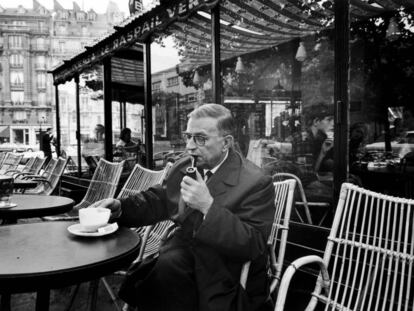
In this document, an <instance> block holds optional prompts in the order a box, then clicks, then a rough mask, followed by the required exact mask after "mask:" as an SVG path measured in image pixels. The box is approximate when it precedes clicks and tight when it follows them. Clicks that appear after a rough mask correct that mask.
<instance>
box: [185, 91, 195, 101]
mask: <svg viewBox="0 0 414 311" xmlns="http://www.w3.org/2000/svg"><path fill="white" fill-rule="evenodd" d="M187 96H188V102H195V101H196V100H197V94H196V93H191V94H188V95H187Z"/></svg>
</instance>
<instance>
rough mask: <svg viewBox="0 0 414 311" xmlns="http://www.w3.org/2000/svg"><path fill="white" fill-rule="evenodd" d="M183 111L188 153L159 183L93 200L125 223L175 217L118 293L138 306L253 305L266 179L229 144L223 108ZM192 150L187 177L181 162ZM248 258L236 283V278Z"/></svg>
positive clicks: (267, 215)
mask: <svg viewBox="0 0 414 311" xmlns="http://www.w3.org/2000/svg"><path fill="white" fill-rule="evenodd" d="M188 117H189V119H188V123H187V129H186V132H185V133H184V135H183V136H184V140H185V142H186V150H187V152H188V154H189V156H186V157H184V158H182V159H180V160H178V161H177V162H175V163H174V166H173V167H172V168H171V170H170V173H169V175H168V177H167V179H166V181H165V183H164V184H163V185H158V186H154V187H152V188H150V189H149V190H147V191H143V192H141V193H140V194H138V195H134V196H131V197H128V198H125V199H120V200H117V199H105V200H102V201H99V202H97V203H95V204H93V205H92V207H97V206H100V207H106V208H109V209H111V213H112V214H111V215H112V219H113V220H114V221H117V222H118V224H121V225H125V226H129V227H137V226H146V225H150V224H155V223H157V222H159V221H162V220H166V219H171V220H174V221H175V223H176V224H177V230H175V232H174V234H173V235H172V237H169V238H168V239H167V241H165V242H164V244H163V245H162V246H161V247H160V251H159V256H158V257H157V259H156V261H155V262H154V260H152V261H144V262H142V263H141V264H140V266H139V268H138V271H139V273H142V279H141V280H140V281H139V282H138V283H135V284H134V286H132V287H130V290H129V291H128V290H127V291H124V293H123V294H121V292H120V296H121V298H123V299H124V300H126V301H127V302H128V303H130V304H137V306H138V310H140V311H146V310H151V311H157V310H159V311H172V310H174V311H183V310H192V311H215V310H227V311H231V310H237V311H241V310H251V311H254V310H258V309H259V308H260V307H261V306H262V305H263V304H264V302H265V300H266V298H267V295H268V284H267V277H266V261H267V260H266V259H267V256H266V240H267V237H268V235H269V233H270V229H271V225H272V221H273V214H274V205H273V204H274V196H275V194H274V187H273V183H272V180H271V178H270V177H269V176H265V175H264V174H263V172H262V171H261V169H260V168H258V167H257V166H256V165H254V164H253V163H251V162H250V161H248V160H246V159H245V158H244V157H243V156H242V155H240V154H239V153H237V152H236V151H234V148H233V143H234V141H233V135H234V132H235V126H234V124H235V122H234V119H233V116H232V114H231V112H230V111H229V110H228V109H227V108H225V107H224V106H222V105H218V104H204V105H202V106H200V107H198V108H196V109H195V110H194V111H192V112H191V113H190V114H189V115H188ZM195 158H196V159H197V160H196V166H197V171H196V177H195V179H193V178H191V177H190V176H186V169H187V168H188V167H190V166H192V161H193V160H192V159H195ZM202 175H204V176H206V177H203V176H202ZM207 176H211V177H207ZM206 178H208V179H206ZM247 261H251V265H250V271H249V278H248V281H247V287H246V290H243V289H242V288H241V286H240V284H239V279H240V272H241V268H242V266H243V264H244V263H245V262H247ZM128 293H129V294H128ZM241 302H242V303H241ZM240 306H243V307H242V308H240Z"/></svg>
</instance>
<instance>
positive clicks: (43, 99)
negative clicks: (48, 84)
mask: <svg viewBox="0 0 414 311" xmlns="http://www.w3.org/2000/svg"><path fill="white" fill-rule="evenodd" d="M37 103H38V105H39V106H45V105H46V93H39V94H38V95H37Z"/></svg>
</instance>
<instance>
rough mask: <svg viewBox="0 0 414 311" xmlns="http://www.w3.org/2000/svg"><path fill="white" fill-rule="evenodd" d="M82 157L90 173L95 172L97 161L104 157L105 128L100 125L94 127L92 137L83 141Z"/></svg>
mask: <svg viewBox="0 0 414 311" xmlns="http://www.w3.org/2000/svg"><path fill="white" fill-rule="evenodd" d="M82 157H83V158H84V159H85V161H86V163H87V164H88V166H89V169H90V170H91V172H93V171H94V170H95V168H96V165H97V163H98V162H99V159H100V158H103V157H105V127H104V126H103V125H102V124H97V125H96V126H95V128H94V137H92V138H88V139H86V140H85V142H84V144H83V146H82Z"/></svg>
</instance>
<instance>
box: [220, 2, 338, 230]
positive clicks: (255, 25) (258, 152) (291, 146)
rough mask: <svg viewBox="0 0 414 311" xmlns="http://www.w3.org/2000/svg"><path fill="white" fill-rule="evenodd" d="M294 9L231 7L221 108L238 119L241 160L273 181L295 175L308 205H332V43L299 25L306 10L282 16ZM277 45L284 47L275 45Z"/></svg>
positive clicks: (315, 219) (225, 20)
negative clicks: (311, 203)
mask: <svg viewBox="0 0 414 311" xmlns="http://www.w3.org/2000/svg"><path fill="white" fill-rule="evenodd" d="M285 6H286V8H284V7H285ZM304 6H306V5H305V4H304ZM293 7H294V6H293V5H288V4H286V5H282V4H281V9H280V10H279V8H278V7H276V6H271V5H263V6H262V7H261V8H260V10H258V9H256V8H255V7H254V6H253V5H252V6H251V7H247V6H246V8H241V7H240V10H237V9H236V8H235V6H231V5H229V6H227V5H225V8H224V9H223V10H222V14H221V19H222V20H221V25H222V27H221V42H220V46H221V57H222V63H221V64H222V76H223V97H222V98H223V100H222V104H223V105H225V106H226V107H228V108H229V109H230V110H231V111H232V112H233V114H234V116H235V117H236V122H237V124H236V133H235V140H236V149H238V150H239V151H240V153H241V154H243V155H244V156H245V157H246V158H247V159H248V160H250V161H252V162H253V163H255V164H256V165H258V166H260V167H262V168H264V170H265V172H266V173H267V174H269V175H272V176H273V175H274V174H276V173H290V174H294V175H296V176H297V177H298V178H299V180H300V181H301V183H302V185H303V188H304V191H305V195H306V197H307V200H308V201H312V202H326V203H328V204H329V203H331V202H332V201H333V137H334V133H333V131H334V119H333V110H334V109H333V97H334V51H333V41H332V40H331V38H332V36H329V33H328V32H323V33H322V32H320V33H319V32H318V33H317V34H316V32H312V31H310V30H309V29H310V28H312V27H309V28H307V27H308V26H309V25H307V24H301V23H299V22H298V20H299V14H302V12H301V11H297V12H296V9H295V13H294V14H292V15H289V16H287V17H286V18H285V17H284V16H282V15H281V13H282V14H283V13H284V12H285V9H293ZM275 8H276V9H275ZM318 10H322V9H321V8H319V7H318ZM232 11H236V12H237V14H233V13H232ZM295 14H296V15H295ZM247 17H248V18H247ZM306 17H307V16H305V17H304V18H306ZM303 20H304V19H303ZM292 29H295V31H294V32H292ZM304 29H306V31H304V32H302V33H301V31H302V30H304ZM294 33H296V35H295V34H294ZM272 40H273V42H278V43H276V44H275V45H273V46H272V44H271V43H270V42H272ZM274 178H277V177H276V176H275V177H274ZM325 212H326V209H325V211H322V212H320V211H315V210H311V218H309V217H307V216H306V215H305V214H304V213H303V211H300V210H299V211H298V214H297V215H295V217H296V219H295V220H298V221H303V222H310V221H312V223H316V224H318V223H320V222H321V221H322V220H323V217H324V216H323V215H324V214H325Z"/></svg>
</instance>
